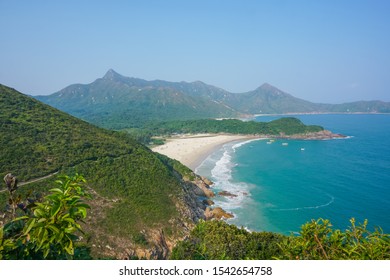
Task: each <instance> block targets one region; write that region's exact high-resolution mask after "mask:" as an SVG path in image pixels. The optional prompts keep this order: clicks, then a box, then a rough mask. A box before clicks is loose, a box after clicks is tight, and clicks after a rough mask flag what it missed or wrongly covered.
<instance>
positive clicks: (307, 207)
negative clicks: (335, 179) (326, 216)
mask: <svg viewBox="0 0 390 280" xmlns="http://www.w3.org/2000/svg"><path fill="white" fill-rule="evenodd" d="M326 195H327V196H329V198H330V200H329V201H328V202H327V203H325V204H321V205H317V206H305V207H297V208H283V209H271V210H272V211H300V210H310V209H318V208H323V207H327V206H329V205H331V204H332V203H333V202H334V197H333V196H331V195H329V194H326Z"/></svg>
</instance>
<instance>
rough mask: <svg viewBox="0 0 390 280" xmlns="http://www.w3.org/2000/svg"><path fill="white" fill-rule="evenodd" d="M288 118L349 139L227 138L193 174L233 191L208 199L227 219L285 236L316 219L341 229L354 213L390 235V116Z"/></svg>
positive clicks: (343, 228)
mask: <svg viewBox="0 0 390 280" xmlns="http://www.w3.org/2000/svg"><path fill="white" fill-rule="evenodd" d="M292 116H294V117H297V118H299V119H300V120H301V121H302V122H304V123H305V124H317V125H321V126H323V127H324V128H325V129H328V130H331V131H332V132H334V133H341V134H344V135H347V136H348V137H347V138H346V139H333V140H311V141H309V140H275V141H274V142H270V141H269V140H255V141H253V140H252V141H246V142H233V143H229V144H226V145H224V146H223V147H222V148H221V149H220V150H218V151H216V152H214V153H213V154H211V155H210V156H209V157H208V158H207V159H206V160H205V161H204V162H203V163H202V164H201V165H200V166H199V167H198V168H197V169H196V172H197V173H198V174H200V175H203V176H206V177H208V178H210V179H211V180H212V181H213V182H214V183H215V184H214V186H213V188H214V190H215V191H216V192H219V191H222V190H225V191H228V192H230V193H231V194H233V195H234V196H231V197H223V196H218V197H216V198H215V199H214V201H215V203H216V206H221V207H222V208H223V209H225V210H227V211H229V212H232V213H233V214H234V215H235V217H234V218H233V219H230V220H229V221H228V222H229V223H232V224H235V225H237V226H240V227H241V226H242V227H245V228H247V229H249V230H255V231H273V232H279V233H283V234H287V235H288V234H291V233H295V232H298V231H299V230H300V227H301V225H302V224H304V223H306V222H308V221H310V220H312V219H318V218H325V219H329V220H330V221H331V224H332V225H333V228H335V229H341V230H345V229H346V228H347V227H348V226H349V225H350V222H349V220H350V219H351V218H352V217H353V218H355V219H356V221H357V223H362V222H363V221H364V219H368V226H369V228H370V229H373V228H374V227H381V228H382V229H383V230H384V232H386V233H390V115H382V114H373V115H364V114H329V115H327V114H324V115H292ZM280 117H281V116H261V117H257V118H256V120H257V121H270V120H273V119H276V118H280ZM283 143H284V144H283ZM286 143H287V144H286Z"/></svg>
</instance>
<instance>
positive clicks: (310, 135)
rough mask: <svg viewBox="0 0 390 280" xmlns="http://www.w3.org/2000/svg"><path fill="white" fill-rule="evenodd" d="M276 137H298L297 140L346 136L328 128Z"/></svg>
mask: <svg viewBox="0 0 390 280" xmlns="http://www.w3.org/2000/svg"><path fill="white" fill-rule="evenodd" d="M276 138H283V139H298V140H329V139H339V138H346V136H345V135H342V134H338V133H333V132H331V131H329V130H321V131H318V132H310V133H302V134H293V135H283V137H276Z"/></svg>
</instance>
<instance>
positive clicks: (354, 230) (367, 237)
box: [171, 219, 390, 260]
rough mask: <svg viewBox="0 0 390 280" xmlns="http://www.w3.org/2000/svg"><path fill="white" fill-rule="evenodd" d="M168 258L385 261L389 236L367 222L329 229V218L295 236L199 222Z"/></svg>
mask: <svg viewBox="0 0 390 280" xmlns="http://www.w3.org/2000/svg"><path fill="white" fill-rule="evenodd" d="M171 258H172V259H187V260H189V259H196V260H199V259H202V260H204V259H206V260H211V259H218V260H224V259H234V260H236V259H290V260H342V259H345V260H361V259H367V260H387V259H390V235H389V234H384V233H383V232H381V231H380V230H379V229H376V230H375V231H374V232H370V231H368V229H367V221H365V222H364V223H363V224H361V225H356V223H355V220H354V219H351V226H350V228H349V229H347V230H346V231H344V232H343V231H340V230H332V229H331V224H330V222H329V220H324V219H319V220H317V221H315V220H313V221H311V222H308V223H306V224H304V225H303V226H302V230H301V231H300V234H299V235H298V236H289V237H287V236H283V235H280V234H277V233H272V232H248V231H247V230H245V229H243V228H241V229H240V228H237V227H236V226H234V225H228V224H227V223H225V222H223V221H207V222H200V223H199V224H198V225H197V226H196V227H195V229H194V230H193V231H192V232H191V235H190V236H189V238H188V239H186V240H184V241H182V242H179V243H178V244H177V246H176V247H175V248H174V249H173V252H172V257H171Z"/></svg>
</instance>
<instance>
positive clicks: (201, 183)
mask: <svg viewBox="0 0 390 280" xmlns="http://www.w3.org/2000/svg"><path fill="white" fill-rule="evenodd" d="M191 183H193V184H194V185H195V186H196V188H195V189H194V191H195V193H196V194H197V195H198V196H205V197H214V196H215V194H214V192H213V191H212V190H211V189H210V185H211V184H212V183H211V181H210V180H208V179H206V178H204V177H200V176H197V175H196V179H195V180H194V181H192V182H191Z"/></svg>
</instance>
